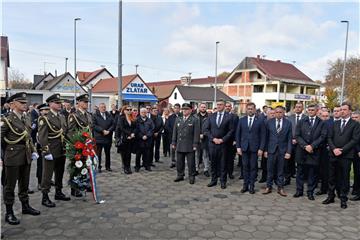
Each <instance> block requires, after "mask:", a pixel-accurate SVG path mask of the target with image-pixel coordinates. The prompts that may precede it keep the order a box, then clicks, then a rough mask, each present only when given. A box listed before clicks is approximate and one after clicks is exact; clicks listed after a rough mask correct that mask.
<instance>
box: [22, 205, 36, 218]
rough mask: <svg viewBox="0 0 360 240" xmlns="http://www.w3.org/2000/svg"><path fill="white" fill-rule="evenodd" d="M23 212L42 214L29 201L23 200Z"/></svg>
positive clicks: (34, 214)
mask: <svg viewBox="0 0 360 240" xmlns="http://www.w3.org/2000/svg"><path fill="white" fill-rule="evenodd" d="M22 214H29V215H33V216H37V215H40V211H39V210H36V209H34V208H32V207H31V206H30V204H29V201H25V202H22Z"/></svg>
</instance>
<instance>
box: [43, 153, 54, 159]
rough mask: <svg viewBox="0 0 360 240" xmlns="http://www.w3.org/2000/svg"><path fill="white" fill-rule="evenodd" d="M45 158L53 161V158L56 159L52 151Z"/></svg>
mask: <svg viewBox="0 0 360 240" xmlns="http://www.w3.org/2000/svg"><path fill="white" fill-rule="evenodd" d="M44 158H45V160H48V161H52V160H54V158H53V155H52V154H51V153H50V154H47V155H45V157H44Z"/></svg>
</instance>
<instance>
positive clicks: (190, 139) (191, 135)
mask: <svg viewBox="0 0 360 240" xmlns="http://www.w3.org/2000/svg"><path fill="white" fill-rule="evenodd" d="M182 110H183V116H182V117H178V118H177V119H176V121H175V125H174V131H173V135H172V147H173V148H174V149H176V153H177V154H176V160H177V161H176V168H177V178H176V179H175V180H174V182H180V181H183V180H184V176H185V173H184V170H185V157H186V160H187V164H188V171H189V182H190V184H194V183H195V171H196V169H195V151H196V149H197V147H198V145H199V141H200V122H199V119H198V118H197V117H196V116H194V115H192V114H191V111H192V107H191V105H190V104H189V103H184V104H183V105H182Z"/></svg>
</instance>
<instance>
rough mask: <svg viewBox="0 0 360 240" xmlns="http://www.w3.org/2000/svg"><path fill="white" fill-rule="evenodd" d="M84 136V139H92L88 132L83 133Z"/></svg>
mask: <svg viewBox="0 0 360 240" xmlns="http://www.w3.org/2000/svg"><path fill="white" fill-rule="evenodd" d="M82 136H83V137H86V138H89V137H90V135H89V133H88V132H83V133H82Z"/></svg>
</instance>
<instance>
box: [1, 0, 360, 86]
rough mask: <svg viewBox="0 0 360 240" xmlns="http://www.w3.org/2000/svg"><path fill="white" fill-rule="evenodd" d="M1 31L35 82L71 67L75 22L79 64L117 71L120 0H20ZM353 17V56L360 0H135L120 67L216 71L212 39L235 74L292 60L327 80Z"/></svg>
mask: <svg viewBox="0 0 360 240" xmlns="http://www.w3.org/2000/svg"><path fill="white" fill-rule="evenodd" d="M1 10H2V11H1V12H2V29H1V30H2V34H3V35H6V36H8V37H9V45H10V61H11V62H10V64H11V67H12V68H16V69H18V70H20V71H21V72H23V73H24V74H25V76H26V77H27V78H29V79H32V75H33V74H39V73H42V72H43V71H44V62H47V63H46V64H45V68H46V69H45V70H46V71H48V72H49V71H51V72H54V70H55V69H57V71H58V74H61V73H63V72H64V68H65V57H68V58H69V61H68V71H70V72H71V73H73V65H74V63H73V56H74V53H73V51H74V48H73V31H74V30H73V24H74V23H73V19H74V18H75V17H81V18H82V20H81V21H79V22H78V25H77V29H78V31H77V35H78V37H77V46H78V50H77V58H78V61H77V69H78V70H81V71H93V70H96V69H98V68H100V67H101V65H105V66H106V68H108V69H109V70H110V72H111V73H112V74H113V75H115V76H116V75H117V39H118V25H117V24H118V3H117V2H116V1H107V2H90V1H88V2H86V1H80V2H79V1H78V2H77V3H72V2H68V1H62V2H55V3H54V2H52V3H50V1H49V2H46V1H40V2H19V1H5V2H3V4H2V9H1ZM341 20H349V21H350V31H349V45H348V52H349V55H355V54H359V2H357V1H353V2H350V1H347V2H330V3H325V2H315V3H314V2H313V3H309V2H296V3H275V2H270V1H269V2H266V1H265V2H264V1H262V2H255V3H254V2H251V1H249V2H245V1H233V2H227V3H223V2H220V1H218V2H216V1H210V2H199V1H197V2H190V1H187V2H147V3H146V2H130V1H124V3H123V63H124V68H123V73H124V75H126V74H133V73H134V72H135V66H134V65H136V64H139V69H138V72H139V74H140V75H141V76H142V77H143V79H144V80H145V81H160V80H171V79H179V78H180V77H181V76H184V75H187V74H188V73H189V72H191V73H192V76H193V77H206V76H210V75H211V76H213V75H214V72H215V42H216V41H220V45H219V70H218V72H222V71H232V70H233V69H234V68H235V67H236V65H237V64H239V63H240V62H241V60H242V59H243V58H244V57H246V56H256V55H257V54H259V55H266V57H265V58H267V59H271V60H282V61H284V62H289V63H292V62H293V61H296V63H295V65H296V66H297V67H298V68H299V69H300V70H301V71H303V72H304V73H305V74H307V75H308V76H309V77H310V78H312V79H314V80H318V79H320V80H323V79H324V75H325V73H326V70H327V62H328V61H329V60H335V59H336V58H337V57H341V58H343V56H344V44H345V35H346V25H345V24H343V23H340V21H341Z"/></svg>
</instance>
